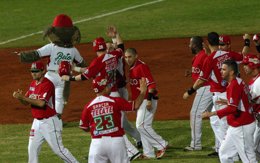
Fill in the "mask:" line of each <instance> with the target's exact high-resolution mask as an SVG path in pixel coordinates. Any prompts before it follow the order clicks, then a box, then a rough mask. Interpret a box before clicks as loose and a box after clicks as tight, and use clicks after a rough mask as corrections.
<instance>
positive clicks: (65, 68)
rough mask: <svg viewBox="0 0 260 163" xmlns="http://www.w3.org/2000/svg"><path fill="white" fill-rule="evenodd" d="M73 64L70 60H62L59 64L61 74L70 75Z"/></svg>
mask: <svg viewBox="0 0 260 163" xmlns="http://www.w3.org/2000/svg"><path fill="white" fill-rule="evenodd" d="M70 72H71V64H70V62H69V61H61V62H60V64H59V75H60V76H63V75H70Z"/></svg>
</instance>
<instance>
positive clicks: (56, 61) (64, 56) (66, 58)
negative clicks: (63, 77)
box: [54, 52, 72, 65]
mask: <svg viewBox="0 0 260 163" xmlns="http://www.w3.org/2000/svg"><path fill="white" fill-rule="evenodd" d="M71 60H72V57H71V55H70V53H67V54H63V53H62V52H58V53H57V57H56V58H55V59H54V64H55V65H59V64H60V62H61V61H71Z"/></svg>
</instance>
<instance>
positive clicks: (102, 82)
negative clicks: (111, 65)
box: [92, 76, 108, 93]
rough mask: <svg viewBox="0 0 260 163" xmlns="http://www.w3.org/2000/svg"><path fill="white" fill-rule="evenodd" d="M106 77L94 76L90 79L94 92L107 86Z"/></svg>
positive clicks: (100, 90)
mask: <svg viewBox="0 0 260 163" xmlns="http://www.w3.org/2000/svg"><path fill="white" fill-rule="evenodd" d="M107 83H108V81H107V79H106V78H104V77H101V76H98V77H96V78H95V79H93V81H92V88H93V90H94V92H95V93H99V92H102V91H103V90H104V89H105V88H106V86H107Z"/></svg>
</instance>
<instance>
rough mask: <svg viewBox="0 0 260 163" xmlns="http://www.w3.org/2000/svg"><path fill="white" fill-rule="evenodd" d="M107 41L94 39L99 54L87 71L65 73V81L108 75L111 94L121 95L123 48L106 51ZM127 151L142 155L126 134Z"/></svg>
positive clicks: (133, 157)
mask: <svg viewBox="0 0 260 163" xmlns="http://www.w3.org/2000/svg"><path fill="white" fill-rule="evenodd" d="M106 49H107V47H106V42H105V40H104V38H102V37H98V38H96V39H95V40H94V41H93V50H94V51H95V52H96V54H97V58H95V59H94V60H93V61H92V62H91V63H90V65H89V67H87V68H86V69H85V72H84V73H82V74H79V75H77V76H69V75H63V76H62V79H63V80H64V81H81V80H88V79H90V78H93V79H95V78H97V77H99V76H102V77H106V78H107V80H108V86H109V87H111V92H110V96H112V97H119V96H120V95H119V93H118V89H117V85H116V70H117V66H118V60H119V59H120V58H121V57H122V55H123V54H122V52H123V51H122V50H121V51H120V50H114V51H111V52H109V53H107V51H106ZM124 138H125V141H126V145H127V152H128V156H129V158H130V159H135V158H137V157H139V156H140V155H141V153H140V152H139V151H138V149H136V147H135V146H134V145H132V143H131V142H130V141H129V140H128V138H127V136H126V135H124Z"/></svg>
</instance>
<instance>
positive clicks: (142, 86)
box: [137, 78, 147, 93]
mask: <svg viewBox="0 0 260 163" xmlns="http://www.w3.org/2000/svg"><path fill="white" fill-rule="evenodd" d="M139 83H140V87H139V88H137V89H138V90H139V91H140V93H146V91H147V83H146V80H145V78H141V79H140V80H139Z"/></svg>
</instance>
